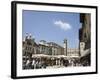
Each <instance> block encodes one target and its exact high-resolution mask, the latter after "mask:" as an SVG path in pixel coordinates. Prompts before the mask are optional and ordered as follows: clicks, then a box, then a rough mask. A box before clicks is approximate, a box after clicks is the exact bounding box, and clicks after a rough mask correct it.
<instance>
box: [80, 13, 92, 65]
mask: <svg viewBox="0 0 100 80" xmlns="http://www.w3.org/2000/svg"><path fill="white" fill-rule="evenodd" d="M80 23H81V25H82V27H81V28H80V30H79V41H80V45H79V49H80V56H81V63H82V64H83V65H84V66H87V65H90V64H91V60H90V59H91V58H90V57H91V52H90V49H91V15H90V14H84V13H81V14H80Z"/></svg>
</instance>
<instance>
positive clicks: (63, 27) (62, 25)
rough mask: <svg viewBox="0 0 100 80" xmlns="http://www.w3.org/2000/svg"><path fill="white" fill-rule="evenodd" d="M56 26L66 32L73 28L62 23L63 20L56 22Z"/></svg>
mask: <svg viewBox="0 0 100 80" xmlns="http://www.w3.org/2000/svg"><path fill="white" fill-rule="evenodd" d="M54 24H55V25H56V26H57V27H59V28H61V29H63V30H65V31H66V30H69V29H71V28H72V27H71V25H70V24H69V23H67V22H63V21H61V20H58V21H54Z"/></svg>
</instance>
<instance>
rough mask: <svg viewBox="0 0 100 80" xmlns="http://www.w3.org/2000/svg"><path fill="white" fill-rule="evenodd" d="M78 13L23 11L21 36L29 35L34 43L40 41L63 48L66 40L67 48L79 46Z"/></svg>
mask: <svg viewBox="0 0 100 80" xmlns="http://www.w3.org/2000/svg"><path fill="white" fill-rule="evenodd" d="M79 15H80V14H79V13H69V12H51V11H48V12H47V11H33V10H23V12H22V36H23V39H24V37H25V35H26V33H30V34H31V35H32V37H33V38H35V41H36V43H38V42H39V41H40V40H45V41H47V42H55V43H57V44H59V45H61V46H63V40H64V39H67V42H68V47H69V48H78V46H79V28H80V18H79Z"/></svg>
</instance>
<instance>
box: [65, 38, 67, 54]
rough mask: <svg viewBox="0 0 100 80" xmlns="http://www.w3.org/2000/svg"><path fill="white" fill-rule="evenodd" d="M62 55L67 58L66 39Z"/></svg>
mask: <svg viewBox="0 0 100 80" xmlns="http://www.w3.org/2000/svg"><path fill="white" fill-rule="evenodd" d="M64 55H65V56H67V39H64Z"/></svg>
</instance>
